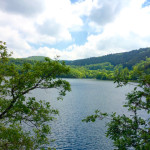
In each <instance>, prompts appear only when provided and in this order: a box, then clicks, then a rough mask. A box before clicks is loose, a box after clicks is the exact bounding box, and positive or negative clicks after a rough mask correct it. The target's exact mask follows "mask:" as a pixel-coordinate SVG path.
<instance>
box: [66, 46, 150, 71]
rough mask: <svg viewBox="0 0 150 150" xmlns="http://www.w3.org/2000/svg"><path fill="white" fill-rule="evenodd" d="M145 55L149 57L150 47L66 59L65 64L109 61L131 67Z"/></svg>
mask: <svg viewBox="0 0 150 150" xmlns="http://www.w3.org/2000/svg"><path fill="white" fill-rule="evenodd" d="M146 57H150V48H141V49H139V50H133V51H130V52H124V53H116V54H109V55H106V56H101V57H91V58H87V59H80V60H74V61H67V62H66V64H67V65H77V66H85V65H91V64H99V63H103V62H110V63H111V64H112V65H114V66H116V65H119V64H122V65H123V67H128V68H129V69H131V68H132V66H134V65H135V64H136V63H138V62H140V61H141V60H146Z"/></svg>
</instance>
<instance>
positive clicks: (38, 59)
mask: <svg viewBox="0 0 150 150" xmlns="http://www.w3.org/2000/svg"><path fill="white" fill-rule="evenodd" d="M25 59H27V60H36V61H44V60H45V56H30V57H27V58H25Z"/></svg>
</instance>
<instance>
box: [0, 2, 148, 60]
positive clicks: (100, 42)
mask: <svg viewBox="0 0 150 150" xmlns="http://www.w3.org/2000/svg"><path fill="white" fill-rule="evenodd" d="M149 27H150V0H111V1H110V0H71V1H70V0H61V1H60V0H55V1H54V0H32V1H31V0H21V1H18V0H11V1H10V0H5V1H4V0H0V33H1V34H0V40H2V41H5V42H7V46H8V49H9V50H10V51H13V57H16V58H20V57H28V56H47V57H50V58H52V59H53V58H55V57H56V56H58V55H59V56H60V59H66V60H74V59H82V58H88V57H98V56H102V55H107V54H110V53H119V52H125V51H130V50H134V49H139V48H143V47H150V42H149V41H150V30H149Z"/></svg>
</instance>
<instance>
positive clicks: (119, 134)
mask: <svg viewBox="0 0 150 150" xmlns="http://www.w3.org/2000/svg"><path fill="white" fill-rule="evenodd" d="M128 76H129V74H128V70H127V69H126V68H125V69H123V70H116V73H115V82H117V83H118V87H120V86H124V85H126V84H129V83H128V79H129V77H128ZM126 99H127V101H126V103H125V105H124V107H127V108H128V111H130V113H131V115H130V116H126V115H125V114H123V115H117V114H116V113H112V114H108V113H102V112H101V111H99V110H96V111H95V114H94V115H91V116H88V117H87V118H85V119H84V120H83V121H86V122H89V121H92V122H94V121H95V120H96V119H97V118H100V119H104V118H107V119H109V122H108V123H107V124H106V126H107V127H108V128H107V132H106V136H107V137H109V138H110V139H112V140H113V143H114V146H115V147H117V148H118V149H119V150H126V149H128V148H134V149H136V150H148V149H150V116H149V114H150V74H145V73H143V72H142V71H139V72H138V80H137V83H135V88H134V90H133V91H131V92H130V93H128V94H127V97H126ZM141 112H142V113H144V114H145V116H142V115H141Z"/></svg>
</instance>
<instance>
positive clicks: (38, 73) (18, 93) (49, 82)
mask: <svg viewBox="0 0 150 150" xmlns="http://www.w3.org/2000/svg"><path fill="white" fill-rule="evenodd" d="M9 56H10V55H9V54H8V52H7V47H6V43H4V42H1V43H0V149H18V150H21V149H37V148H39V147H41V146H43V145H44V144H49V143H50V139H48V137H47V136H48V135H49V134H50V126H49V125H48V124H49V122H50V121H53V120H54V119H55V115H57V114H58V110H55V109H53V108H51V105H50V103H49V102H47V101H45V100H39V101H38V100H36V97H29V95H27V94H28V93H29V92H31V91H32V90H34V89H48V88H58V89H59V97H58V99H62V97H63V96H65V94H66V91H70V84H69V83H68V82H67V81H65V80H62V79H56V76H59V75H61V74H65V73H68V71H69V68H68V67H67V66H66V65H65V64H64V63H59V62H58V61H52V60H50V59H49V58H45V61H43V62H36V63H34V65H31V64H29V63H25V64H23V65H22V66H21V67H20V68H19V71H18V67H17V66H15V65H14V64H9V63H8V57H9ZM24 128H25V129H24Z"/></svg>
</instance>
